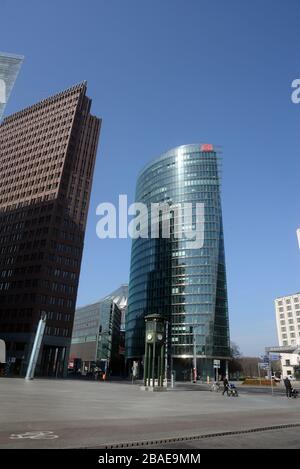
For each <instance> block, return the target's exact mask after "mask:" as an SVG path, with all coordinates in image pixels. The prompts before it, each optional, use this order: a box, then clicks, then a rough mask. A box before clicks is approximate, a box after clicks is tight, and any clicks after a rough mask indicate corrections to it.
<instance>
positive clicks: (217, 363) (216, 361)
mask: <svg viewBox="0 0 300 469" xmlns="http://www.w3.org/2000/svg"><path fill="white" fill-rule="evenodd" d="M220 366H221V361H220V360H214V368H220Z"/></svg>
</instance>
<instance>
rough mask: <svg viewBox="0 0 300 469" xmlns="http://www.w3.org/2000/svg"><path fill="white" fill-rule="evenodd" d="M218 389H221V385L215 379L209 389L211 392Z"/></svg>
mask: <svg viewBox="0 0 300 469" xmlns="http://www.w3.org/2000/svg"><path fill="white" fill-rule="evenodd" d="M220 390H221V385H220V383H219V382H218V381H215V382H214V383H213V384H212V385H211V387H210V391H212V392H219V391H220Z"/></svg>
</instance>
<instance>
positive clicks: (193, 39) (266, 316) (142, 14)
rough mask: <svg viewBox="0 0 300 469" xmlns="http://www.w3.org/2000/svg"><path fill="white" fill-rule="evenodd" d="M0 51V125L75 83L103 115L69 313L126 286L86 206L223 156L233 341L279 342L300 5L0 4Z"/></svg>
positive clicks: (295, 158)
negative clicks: (8, 68)
mask: <svg viewBox="0 0 300 469" xmlns="http://www.w3.org/2000/svg"><path fill="white" fill-rule="evenodd" d="M0 14H1V29H0V50H2V51H6V52H11V53H18V54H23V55H25V61H24V64H23V68H22V71H21V73H20V75H19V78H18V81H17V83H16V86H15V89H14V91H13V93H12V96H11V99H10V102H9V105H8V106H7V109H6V115H7V114H9V113H12V112H14V111H16V110H19V109H21V108H23V107H25V106H28V105H30V104H33V103H34V102H36V101H38V100H40V99H42V98H45V97H47V96H48V95H51V94H53V93H55V92H57V91H60V90H62V89H64V88H66V87H69V86H70V85H72V84H74V83H77V82H80V81H82V80H85V79H86V80H87V81H88V94H89V96H90V97H92V98H93V113H94V114H96V115H98V116H101V117H102V118H103V127H102V132H101V138H100V145H99V151H98V157H97V164H96V169H95V175H94V184H93V192H92V198H91V206H90V212H89V221H88V227H87V233H86V239H85V250H84V257H83V265H82V271H81V278H80V287H79V293H78V305H82V304H85V303H88V302H90V301H93V300H95V299H97V298H100V297H102V296H104V295H106V294H107V293H109V292H110V291H112V290H113V289H115V288H116V287H118V286H119V284H120V283H122V282H126V281H128V276H129V265H130V247H131V243H130V241H129V240H101V241H100V240H99V239H98V238H97V237H96V231H95V227H96V223H97V217H96V213H95V210H96V206H97V205H98V204H99V203H100V202H105V201H109V202H114V203H116V202H117V199H118V194H122V193H126V194H128V198H129V201H133V198H134V191H135V182H136V177H137V173H138V172H139V170H140V169H141V168H142V167H143V165H144V164H145V163H147V162H148V161H150V160H151V159H152V158H154V157H156V156H158V155H159V154H160V153H162V152H164V151H166V150H168V149H170V148H172V147H174V146H177V145H180V144H185V143H196V142H200V141H204V142H212V143H216V144H220V145H222V146H223V152H224V154H223V194H222V197H223V214H224V231H225V248H226V259H227V276H228V290H229V307H230V324H231V338H232V340H234V341H235V342H236V343H237V344H239V345H240V348H241V351H242V352H243V353H244V354H257V353H262V352H263V349H264V346H265V345H273V344H276V343H277V337H276V330H275V317H274V306H273V300H274V298H275V297H277V296H281V295H284V294H290V293H294V292H297V291H299V290H300V288H299V272H300V253H299V251H298V247H297V240H296V234H295V231H296V228H297V227H298V226H300V213H299V175H300V163H299V143H300V142H299V140H300V133H299V118H300V105H295V104H292V102H291V99H290V95H291V82H292V80H294V79H295V78H300V59H299V46H298V44H299V14H300V4H299V2H298V0H289V2H284V1H282V0H264V1H261V0H251V1H250V0H249V1H246V0H245V1H240V0H227V1H226V2H225V1H223V0H207V1H206V0H164V1H162V0H151V1H150V0H148V1H146V0H109V1H107V0H89V1H86V2H82V1H79V0H63V1H61V0H60V1H58V0H51V1H47V2H46V1H44V2H41V1H40V0H27V1H26V2H24V1H21V0H19V1H16V0H1V3H0Z"/></svg>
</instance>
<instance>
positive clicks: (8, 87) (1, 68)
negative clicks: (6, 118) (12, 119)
mask: <svg viewBox="0 0 300 469" xmlns="http://www.w3.org/2000/svg"><path fill="white" fill-rule="evenodd" d="M23 60H24V57H22V56H20V55H13V54H7V53H4V52H0V120H1V118H2V115H3V113H4V110H5V106H6V104H7V102H8V99H9V96H10V93H11V91H12V89H13V86H14V84H15V81H16V78H17V76H18V73H19V71H20V68H21V65H22V62H23Z"/></svg>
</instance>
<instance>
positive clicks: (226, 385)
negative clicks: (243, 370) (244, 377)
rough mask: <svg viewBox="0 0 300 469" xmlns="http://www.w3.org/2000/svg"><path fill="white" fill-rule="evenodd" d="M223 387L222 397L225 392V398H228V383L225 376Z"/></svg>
mask: <svg viewBox="0 0 300 469" xmlns="http://www.w3.org/2000/svg"><path fill="white" fill-rule="evenodd" d="M223 385H224V389H223V393H222V395H223V396H224V394H225V392H226V393H227V396H229V394H228V387H229V382H228V379H227V378H226V376H225V378H224V379H223Z"/></svg>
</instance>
